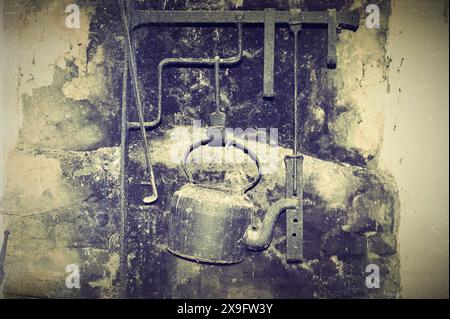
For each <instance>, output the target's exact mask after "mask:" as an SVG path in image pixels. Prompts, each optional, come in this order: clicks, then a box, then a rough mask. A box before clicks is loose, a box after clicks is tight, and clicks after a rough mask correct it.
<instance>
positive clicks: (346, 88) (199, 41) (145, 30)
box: [1, 0, 400, 298]
mask: <svg viewBox="0 0 450 319" xmlns="http://www.w3.org/2000/svg"><path fill="white" fill-rule="evenodd" d="M377 3H378V4H379V5H380V7H381V8H382V10H383V12H389V8H390V3H389V1H378V2H377ZM79 5H80V6H81V8H82V11H81V17H82V28H81V29H80V30H78V31H73V30H71V31H70V32H69V31H67V30H64V27H62V26H61V21H60V19H59V20H58V19H55V17H58V16H61V12H63V11H61V10H63V9H64V7H63V6H62V5H61V4H60V3H57V2H55V1H24V2H23V3H22V4H21V8H22V10H23V15H22V16H21V17H20V19H22V21H21V22H22V23H21V29H20V32H19V34H18V37H19V38H20V37H22V38H26V37H27V36H29V35H30V34H34V35H36V34H40V33H42V34H47V33H48V32H50V31H52V33H53V34H54V35H55V36H54V37H55V38H57V39H58V40H57V41H56V40H55V41H53V42H52V41H51V39H50V40H49V39H48V38H46V37H41V38H40V40H38V41H36V42H33V44H32V45H31V46H32V47H33V48H32V49H34V52H35V53H34V55H33V56H31V55H30V58H29V59H28V60H27V59H23V60H22V61H21V62H20V63H21V64H20V65H19V66H18V68H22V69H24V68H27V67H30V68H31V69H32V70H36V71H39V72H44V71H42V70H45V72H47V74H48V77H49V78H50V80H48V79H47V80H45V79H41V78H39V77H38V78H37V79H36V80H33V81H34V82H32V83H33V86H32V87H31V88H30V87H29V86H27V85H29V84H21V83H19V89H18V92H21V99H20V101H21V103H20V107H21V109H22V112H23V126H22V129H21V134H20V142H19V143H18V145H17V148H16V149H15V150H14V151H13V152H12V153H11V154H10V156H9V160H8V168H7V175H8V176H7V184H6V193H5V196H4V197H3V199H2V206H1V207H2V213H3V214H5V215H6V217H7V227H8V229H10V230H11V238H10V239H11V241H10V246H9V249H8V255H7V267H6V273H7V277H6V283H5V293H6V295H7V296H11V297H14V296H30V297H80V298H101V297H103V298H110V297H117V296H118V291H119V290H118V284H119V282H118V274H119V272H118V270H119V244H120V241H119V236H118V232H119V229H120V224H119V211H118V187H119V164H120V159H119V156H120V151H119V142H120V135H119V132H120V123H119V120H120V110H121V109H120V105H121V81H122V68H123V60H124V54H123V42H124V39H123V35H122V31H121V30H122V29H121V22H120V20H119V18H118V17H119V16H120V14H119V8H118V6H117V4H116V3H115V2H111V3H108V2H105V1H81V2H79ZM136 5H137V6H140V7H142V8H151V9H165V10H175V9H178V10H185V9H191V10H195V9H205V10H208V9H209V10H234V9H238V8H241V9H245V10H261V9H264V8H267V7H274V8H276V9H278V10H288V9H290V8H298V7H300V8H302V9H304V10H326V9H327V8H337V9H341V8H354V9H359V10H360V11H361V14H362V16H363V17H364V15H365V1H356V2H355V3H352V2H351V1H347V0H336V1H282V0H274V1H250V0H247V1H242V0H241V1H239V0H228V1H227V0H225V1H220V0H210V1H171V0H169V1H162V0H161V1H137V3H136ZM387 18H388V17H387V16H384V17H383V20H382V27H381V28H380V29H375V30H370V29H367V28H365V27H364V23H363V21H362V26H361V28H360V29H359V30H358V32H356V33H353V32H349V31H342V33H341V34H340V36H339V37H340V42H339V45H338V48H337V52H338V67H337V69H336V70H328V69H327V68H326V30H324V29H320V28H305V29H304V30H302V32H301V36H300V78H299V81H300V85H301V88H300V92H299V94H300V96H299V98H300V102H301V110H300V128H301V129H300V131H301V133H300V136H299V138H300V142H301V152H302V153H303V154H305V164H304V174H305V176H304V188H305V189H304V192H305V194H304V197H305V198H304V208H305V212H304V214H305V215H304V239H305V243H304V249H305V262H304V263H303V264H288V263H286V261H285V251H286V235H285V227H286V225H285V220H284V219H285V218H284V217H283V216H282V218H280V219H279V221H278V223H277V226H276V228H275V233H274V237H273V242H272V244H271V246H270V247H269V248H268V249H267V250H265V251H263V252H248V254H247V257H246V258H245V260H244V261H243V262H242V263H240V264H237V265H232V266H215V265H204V264H197V263H193V262H189V261H186V260H183V259H180V258H177V257H175V256H173V255H171V254H170V253H168V252H167V250H166V248H167V220H168V215H169V208H170V200H171V197H172V195H173V193H174V191H176V190H177V189H179V188H180V187H181V186H182V185H184V184H185V183H187V179H186V177H185V176H184V174H183V173H182V170H181V169H180V167H179V165H178V163H177V160H174V159H173V157H172V156H171V155H172V154H177V152H179V150H184V149H185V148H186V147H187V146H188V145H189V143H190V142H192V137H191V136H192V134H191V132H192V127H191V124H192V120H194V119H196V120H201V121H202V123H203V125H207V124H209V116H208V115H209V113H210V112H211V111H212V110H213V106H214V99H213V93H214V81H213V71H212V70H211V69H174V68H171V69H168V70H167V71H166V72H165V76H164V86H165V91H164V99H163V118H162V122H161V124H160V125H159V126H158V127H157V128H156V129H155V130H152V131H151V132H149V142H150V145H151V155H152V160H153V163H154V165H155V174H156V177H157V185H158V190H159V193H160V198H159V200H158V202H157V203H155V204H153V205H150V206H148V207H142V206H141V205H140V199H141V198H142V195H143V194H144V193H145V189H142V187H140V186H139V185H138V184H139V183H140V182H141V180H142V179H143V176H144V159H143V155H142V148H141V142H140V141H139V135H138V134H137V132H135V133H132V134H131V136H130V137H131V143H130V163H129V167H128V171H129V175H128V181H129V183H130V192H129V196H130V206H129V216H128V225H127V233H128V248H129V255H128V263H129V273H128V278H129V281H128V291H127V295H128V296H129V297H134V298H197V297H205V298H367V297H373V298H380V297H384V298H386V297H388V298H391V297H397V296H398V293H399V285H400V283H399V282H400V281H399V257H398V253H397V241H396V236H397V228H398V209H399V207H398V202H397V192H396V187H395V182H394V181H393V180H392V178H391V177H390V175H389V174H388V173H387V172H383V171H382V170H380V169H379V168H378V164H377V156H378V152H379V149H380V145H381V142H382V127H383V107H384V105H383V94H384V93H385V92H386V90H387V88H388V80H389V79H388V78H387V75H386V69H387V65H388V63H389V61H388V60H387V59H386V57H385V49H384V45H385V41H386V26H387ZM243 40H244V41H243V45H244V58H243V61H242V63H240V64H239V65H238V66H237V67H234V68H231V69H228V70H226V71H225V70H223V71H222V83H221V84H222V92H221V101H222V103H223V106H224V109H225V111H226V113H227V127H231V128H242V129H244V130H245V129H246V128H278V133H279V136H278V137H279V140H278V142H279V147H278V149H277V152H278V153H277V156H276V161H275V163H273V164H274V167H275V168H276V169H275V170H273V171H271V172H270V173H267V174H265V175H264V176H263V179H262V181H261V182H260V183H259V184H258V186H257V187H256V188H255V189H254V190H252V191H251V192H250V193H249V197H250V198H251V200H252V201H253V202H254V204H255V206H256V207H257V214H258V217H259V218H261V217H263V216H264V212H265V211H267V208H268V207H269V206H270V204H272V203H273V202H275V201H276V200H277V199H279V198H281V197H283V196H284V174H285V172H284V163H283V157H284V156H285V155H288V154H290V147H291V145H292V141H293V138H292V100H293V96H292V92H293V81H292V77H293V75H292V70H293V67H292V63H293V54H292V51H293V50H292V47H293V41H292V36H291V34H290V33H289V30H288V29H287V28H279V29H277V31H276V53H275V90H276V94H277V95H276V97H275V98H274V99H273V100H266V99H263V97H262V66H263V30H262V28H256V27H248V26H245V27H244V37H243ZM49 41H50V42H49ZM135 41H136V45H137V47H138V52H137V62H138V67H139V76H140V79H141V81H142V88H144V92H143V94H144V100H145V105H146V106H147V108H146V117H148V118H152V117H153V116H154V105H155V104H156V79H157V74H156V67H157V64H158V62H159V61H160V60H161V59H162V58H164V57H185V56H188V57H212V56H215V55H220V56H229V55H232V54H234V53H235V52H236V41H237V34H236V30H235V29H234V28H232V27H227V28H214V27H202V28H191V27H168V26H164V27H157V28H156V27H152V28H149V27H142V28H140V29H138V30H136V32H135ZM49 45H51V46H53V47H54V50H53V51H55V52H56V53H57V54H54V61H53V62H54V63H53V65H52V66H51V67H48V65H47V64H46V63H44V62H41V60H44V61H45V59H44V57H43V56H40V55H39V52H40V51H39V48H42V47H48V46H49ZM36 52H37V53H36ZM40 63H42V65H41V64H40ZM39 67H41V69H39ZM33 68H34V69H33ZM39 74H42V73H39ZM44 74H45V73H44ZM26 76H27V75H26V74H23V75H22V77H24V78H25V77H26ZM24 82H25V80H24ZM27 83H28V82H27ZM128 102H129V103H130V104H131V105H132V104H133V99H132V97H129V99H128ZM129 117H130V119H136V114H135V111H134V110H133V109H132V110H131V111H130V114H129ZM240 138H245V136H240ZM273 148H274V147H273V146H271V145H269V144H268V143H264V142H261V143H260V145H259V146H258V147H257V153H258V155H259V156H260V157H261V158H262V161H264V160H266V161H267V159H264V156H265V155H264V154H267V153H265V152H266V151H267V150H271V149H273ZM204 156H208V155H207V154H205V155H204ZM178 159H179V157H178ZM192 169H195V172H196V176H197V177H198V178H203V179H209V182H211V183H225V184H226V185H228V186H233V187H239V186H241V185H244V184H245V183H246V182H248V180H249V179H250V178H251V177H250V176H251V174H252V173H253V172H254V171H252V170H254V168H252V166H251V165H250V164H243V165H230V164H226V163H225V164H217V165H211V164H208V165H206V164H199V165H197V166H196V167H195V168H192ZM69 264H77V265H79V266H80V271H81V282H80V283H81V288H80V289H67V288H66V286H65V278H66V276H67V273H66V272H65V270H66V266H67V265H69ZM369 264H376V265H378V266H379V268H380V275H381V287H380V288H379V289H367V287H366V285H365V280H366V275H367V274H366V273H365V270H366V266H367V265H369Z"/></svg>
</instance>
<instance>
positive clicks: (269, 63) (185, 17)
mask: <svg viewBox="0 0 450 319" xmlns="http://www.w3.org/2000/svg"><path fill="white" fill-rule="evenodd" d="M130 14H131V29H134V28H137V27H140V26H143V25H149V24H156V25H158V24H182V25H198V24H212V25H215V24H216V25H217V24H221V25H223V24H237V23H241V24H263V25H264V87H263V95H264V97H268V98H271V97H274V96H275V91H274V56H275V27H276V26H289V25H292V24H301V25H305V26H308V25H322V26H325V27H327V28H328V46H327V47H328V54H327V65H328V67H329V68H335V67H336V62H337V61H336V44H337V40H338V37H337V31H338V30H340V29H348V30H352V31H356V30H357V29H358V27H359V20H360V16H359V12H358V11H356V10H353V11H350V10H342V11H336V9H330V10H328V11H323V12H322V11H300V10H298V9H292V10H289V11H276V10H275V9H271V8H270V9H266V10H264V11H157V10H133V9H132V8H131V9H130Z"/></svg>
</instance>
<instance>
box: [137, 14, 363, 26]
mask: <svg viewBox="0 0 450 319" xmlns="http://www.w3.org/2000/svg"><path fill="white" fill-rule="evenodd" d="M131 16H132V18H131V26H132V28H136V27H138V26H140V25H143V24H230V23H238V22H241V23H250V24H263V23H264V20H265V16H266V13H265V12H264V11H157V10H132V11H131ZM299 17H300V21H299ZM336 18H337V23H338V26H341V27H343V28H349V29H356V28H357V27H358V25H359V12H358V11H356V10H354V11H348V10H344V11H338V12H337V15H336ZM274 20H275V23H276V24H290V23H297V24H298V23H302V24H324V25H326V24H328V13H327V11H301V13H300V15H299V14H298V13H296V12H295V10H291V11H275V12H274Z"/></svg>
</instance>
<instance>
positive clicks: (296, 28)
mask: <svg viewBox="0 0 450 319" xmlns="http://www.w3.org/2000/svg"><path fill="white" fill-rule="evenodd" d="M300 28H301V26H300V25H294V26H292V31H293V32H294V112H293V113H294V145H293V153H294V156H295V155H297V154H298V148H299V145H298V144H299V143H298V120H299V113H298V34H299V32H300ZM293 173H294V176H293V178H294V189H293V192H294V196H297V182H296V181H297V175H298V171H297V165H294V171H293Z"/></svg>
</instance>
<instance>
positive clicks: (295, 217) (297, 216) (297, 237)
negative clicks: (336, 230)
mask: <svg viewBox="0 0 450 319" xmlns="http://www.w3.org/2000/svg"><path fill="white" fill-rule="evenodd" d="M284 161H285V165H286V186H285V187H286V198H296V199H298V206H297V207H298V208H297V209H288V210H286V259H287V261H288V262H292V263H294V262H295V263H299V262H302V261H303V156H301V155H296V156H286V158H285V160H284ZM295 170H296V173H294V172H295ZM295 175H296V176H295Z"/></svg>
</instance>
